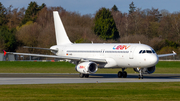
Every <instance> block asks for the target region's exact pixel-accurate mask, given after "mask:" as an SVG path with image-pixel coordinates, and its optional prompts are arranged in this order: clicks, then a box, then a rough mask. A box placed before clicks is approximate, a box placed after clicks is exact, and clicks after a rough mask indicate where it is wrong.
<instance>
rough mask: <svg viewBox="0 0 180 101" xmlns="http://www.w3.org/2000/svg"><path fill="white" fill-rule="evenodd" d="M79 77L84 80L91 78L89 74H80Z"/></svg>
mask: <svg viewBox="0 0 180 101" xmlns="http://www.w3.org/2000/svg"><path fill="white" fill-rule="evenodd" d="M79 77H80V78H83V77H85V78H88V77H89V74H83V73H79Z"/></svg>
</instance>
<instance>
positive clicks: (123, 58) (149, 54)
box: [51, 43, 158, 68]
mask: <svg viewBox="0 0 180 101" xmlns="http://www.w3.org/2000/svg"><path fill="white" fill-rule="evenodd" d="M51 49H58V53H56V55H59V56H69V57H82V58H96V59H106V61H107V63H106V64H103V65H101V64H99V66H98V67H99V68H137V67H139V68H147V67H151V66H155V65H156V64H157V63H158V56H157V54H156V53H155V52H154V50H153V49H152V48H151V47H150V46H148V45H144V44H122V43H111V44H105V43H104V44H93V43H92V44H87V43H86V44H69V45H55V46H52V47H51Z"/></svg>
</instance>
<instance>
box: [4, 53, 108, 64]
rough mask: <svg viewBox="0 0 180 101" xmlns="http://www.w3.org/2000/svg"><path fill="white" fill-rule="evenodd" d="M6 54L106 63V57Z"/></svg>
mask: <svg viewBox="0 0 180 101" xmlns="http://www.w3.org/2000/svg"><path fill="white" fill-rule="evenodd" d="M7 54H14V55H26V56H36V57H47V58H58V59H69V60H76V61H93V62H100V63H107V62H106V59H100V58H82V57H70V56H57V55H44V54H31V53H13V52H7Z"/></svg>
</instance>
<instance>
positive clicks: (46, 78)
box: [0, 73, 180, 85]
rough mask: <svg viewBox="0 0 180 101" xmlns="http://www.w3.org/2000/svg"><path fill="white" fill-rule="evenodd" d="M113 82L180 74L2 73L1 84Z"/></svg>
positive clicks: (177, 79)
mask: <svg viewBox="0 0 180 101" xmlns="http://www.w3.org/2000/svg"><path fill="white" fill-rule="evenodd" d="M112 82H113V83H115V82H180V74H147V75H144V79H138V74H128V76H127V78H118V77H117V74H91V75H90V76H89V78H79V74H77V73H75V74H68V73H67V74H60V73H0V85H7V84H8V85H9V84H61V83H112Z"/></svg>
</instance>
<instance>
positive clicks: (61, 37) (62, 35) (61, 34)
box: [53, 11, 72, 45]
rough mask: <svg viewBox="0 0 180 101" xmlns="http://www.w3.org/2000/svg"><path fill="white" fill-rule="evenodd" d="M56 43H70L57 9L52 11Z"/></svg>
mask: <svg viewBox="0 0 180 101" xmlns="http://www.w3.org/2000/svg"><path fill="white" fill-rule="evenodd" d="M53 16H54V25H55V33H56V43H57V45H63V44H72V43H71V41H70V40H69V38H68V36H67V34H66V31H65V29H64V26H63V24H62V21H61V18H60V16H59V13H58V11H53Z"/></svg>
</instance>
